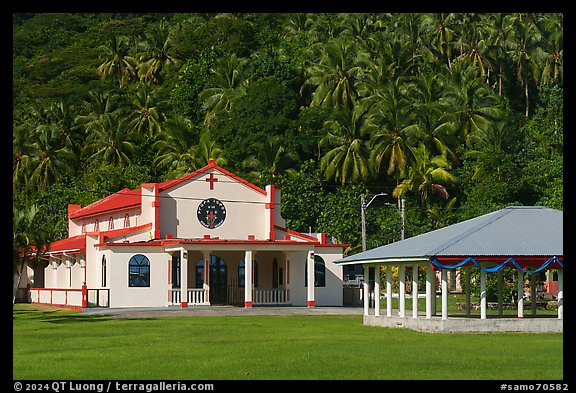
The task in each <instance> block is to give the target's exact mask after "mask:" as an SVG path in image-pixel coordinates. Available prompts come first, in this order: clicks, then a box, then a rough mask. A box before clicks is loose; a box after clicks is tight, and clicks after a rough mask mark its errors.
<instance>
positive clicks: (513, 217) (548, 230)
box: [335, 206, 564, 265]
mask: <svg viewBox="0 0 576 393" xmlns="http://www.w3.org/2000/svg"><path fill="white" fill-rule="evenodd" d="M563 217H564V213H563V212H562V211H560V210H555V209H551V208H547V207H543V206H510V207H507V208H504V209H501V210H497V211H495V212H492V213H488V214H485V215H483V216H479V217H475V218H472V219H470V220H466V221H462V222H460V223H457V224H454V225H450V226H447V227H445V228H440V229H437V230H434V231H431V232H427V233H424V234H421V235H418V236H414V237H411V238H408V239H404V240H401V241H398V242H396V243H391V244H387V245H385V246H381V247H377V248H373V249H371V250H367V251H364V252H361V253H358V254H355V255H351V256H348V257H346V258H342V259H339V260H337V261H335V262H336V263H339V264H343V265H346V264H356V263H362V262H370V261H373V262H375V261H386V260H406V261H408V260H428V259H429V258H430V257H433V256H435V257H446V256H462V257H476V256H507V257H515V256H516V257H517V256H563V253H564V250H563Z"/></svg>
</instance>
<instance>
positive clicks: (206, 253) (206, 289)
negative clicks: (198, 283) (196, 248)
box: [202, 251, 211, 304]
mask: <svg viewBox="0 0 576 393" xmlns="http://www.w3.org/2000/svg"><path fill="white" fill-rule="evenodd" d="M210 253H211V252H210V251H203V252H202V258H203V259H204V277H203V283H202V288H204V303H206V304H210Z"/></svg>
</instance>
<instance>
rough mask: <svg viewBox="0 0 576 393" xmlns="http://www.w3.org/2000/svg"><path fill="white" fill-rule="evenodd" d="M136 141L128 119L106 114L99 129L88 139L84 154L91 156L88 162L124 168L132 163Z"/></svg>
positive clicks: (92, 132) (94, 130)
mask: <svg viewBox="0 0 576 393" xmlns="http://www.w3.org/2000/svg"><path fill="white" fill-rule="evenodd" d="M135 140H136V136H135V135H133V133H132V128H131V127H130V124H129V120H128V119H126V118H123V117H121V116H119V115H116V114H108V113H106V114H104V115H103V118H102V123H101V124H100V125H99V127H96V128H94V129H93V130H92V131H91V133H90V134H89V135H88V137H87V138H86V145H85V147H84V150H85V151H84V152H85V153H86V154H88V155H89V156H88V161H91V162H94V163H101V164H112V165H118V166H122V167H124V166H127V165H129V164H130V163H131V162H132V160H131V156H132V154H133V152H134V149H135V144H134V142H135Z"/></svg>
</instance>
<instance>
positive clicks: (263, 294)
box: [252, 288, 290, 305]
mask: <svg viewBox="0 0 576 393" xmlns="http://www.w3.org/2000/svg"><path fill="white" fill-rule="evenodd" d="M252 293H253V296H252V304H255V305H270V304H288V303H289V302H290V296H289V291H288V289H287V288H254V291H253V292H252Z"/></svg>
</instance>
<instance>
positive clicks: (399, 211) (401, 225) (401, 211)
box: [386, 198, 405, 240]
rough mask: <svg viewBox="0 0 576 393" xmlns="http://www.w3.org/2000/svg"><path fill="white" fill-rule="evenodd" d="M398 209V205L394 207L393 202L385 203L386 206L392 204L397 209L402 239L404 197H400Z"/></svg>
mask: <svg viewBox="0 0 576 393" xmlns="http://www.w3.org/2000/svg"><path fill="white" fill-rule="evenodd" d="M399 202H400V209H398V207H396V205H395V204H393V203H389V202H387V203H386V206H392V207H393V208H394V209H396V210H398V213H400V240H404V205H405V200H404V198H400V201H399Z"/></svg>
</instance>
